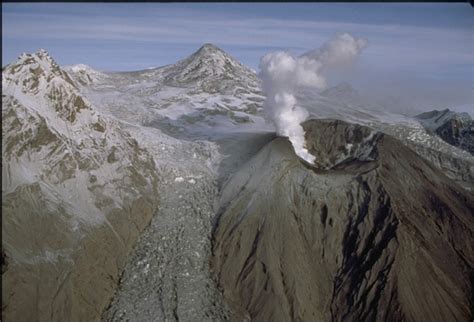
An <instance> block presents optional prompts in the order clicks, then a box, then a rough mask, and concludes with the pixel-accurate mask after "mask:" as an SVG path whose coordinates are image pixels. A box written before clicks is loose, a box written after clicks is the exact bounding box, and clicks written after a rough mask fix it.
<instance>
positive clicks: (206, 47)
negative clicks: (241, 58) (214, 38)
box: [198, 43, 224, 53]
mask: <svg viewBox="0 0 474 322" xmlns="http://www.w3.org/2000/svg"><path fill="white" fill-rule="evenodd" d="M201 51H220V52H223V53H224V51H223V50H222V49H220V48H219V47H217V46H216V45H214V44H211V43H205V44H204V45H202V46H201V48H199V49H198V52H201Z"/></svg>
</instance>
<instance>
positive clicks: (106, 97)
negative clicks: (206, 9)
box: [70, 44, 264, 133]
mask: <svg viewBox="0 0 474 322" xmlns="http://www.w3.org/2000/svg"><path fill="white" fill-rule="evenodd" d="M70 72H71V74H72V78H74V79H81V78H84V75H83V69H78V68H74V67H73V68H71V69H70ZM87 75H91V77H90V78H91V79H93V80H94V81H92V82H88V83H87V84H86V82H82V83H83V85H81V90H82V91H83V92H84V93H85V95H86V96H87V97H88V98H90V99H91V100H92V101H93V102H94V104H96V105H98V106H102V107H103V109H105V110H107V111H108V112H109V113H110V114H112V115H114V116H115V117H117V118H118V119H122V120H126V121H127V122H130V123H132V124H137V125H140V126H142V125H147V126H160V127H161V128H163V129H165V128H166V129H168V131H169V132H170V133H177V132H184V131H186V132H191V131H192V129H195V130H196V131H199V130H200V131H204V132H206V131H209V130H213V129H216V128H219V127H220V128H221V129H222V128H227V129H229V128H233V127H235V126H239V127H240V125H242V124H249V125H252V124H259V125H261V124H263V123H264V121H263V118H262V117H261V115H260V114H261V110H262V102H263V99H264V98H263V96H262V94H261V92H260V81H259V79H258V77H257V75H256V74H255V72H253V71H252V70H251V69H249V68H248V67H246V66H244V65H242V64H241V63H239V62H238V61H237V60H235V59H234V58H232V57H230V56H229V55H228V54H226V53H225V52H224V51H222V50H221V49H219V48H217V47H216V46H214V45H210V44H205V45H204V46H202V47H201V48H200V49H199V50H198V51H196V52H195V53H194V54H192V55H191V56H189V57H188V58H186V59H183V60H181V61H179V62H177V63H176V64H174V65H168V66H165V67H160V68H154V69H147V70H143V71H137V72H120V73H100V72H96V71H90V70H88V71H87ZM86 77H87V76H86Z"/></svg>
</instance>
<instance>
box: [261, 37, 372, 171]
mask: <svg viewBox="0 0 474 322" xmlns="http://www.w3.org/2000/svg"><path fill="white" fill-rule="evenodd" d="M366 46H367V40H365V39H356V38H354V37H353V36H351V35H350V34H348V33H342V34H339V35H337V36H336V37H335V38H334V39H332V40H330V41H329V42H327V43H326V44H324V45H323V46H322V47H321V48H319V49H315V50H312V51H310V52H308V53H306V54H304V55H302V56H300V57H293V56H291V55H290V54H289V53H286V52H282V51H279V52H274V53H270V54H267V55H265V56H263V57H262V59H261V60H260V66H259V67H260V74H259V75H260V78H261V79H262V80H263V90H264V92H265V94H266V100H265V103H264V108H265V112H266V114H267V116H268V117H270V119H271V120H272V121H273V123H275V127H276V131H277V134H278V135H280V136H287V137H288V138H289V139H290V141H291V143H292V144H293V147H294V149H295V152H296V154H297V155H298V156H299V157H300V158H302V159H304V160H306V161H307V162H309V163H314V160H315V157H314V156H313V155H312V154H311V153H309V151H308V149H306V147H305V138H304V131H303V127H302V126H301V123H302V122H304V121H305V120H306V118H307V117H308V112H307V111H306V110H305V109H304V108H302V107H300V106H297V105H296V103H297V102H296V97H295V92H296V90H297V88H298V87H299V86H307V87H313V88H317V89H324V88H325V87H326V79H325V78H324V76H323V75H322V74H321V70H322V69H323V68H327V67H334V66H339V65H344V64H350V63H351V62H352V61H353V60H354V59H355V57H356V56H357V55H358V54H359V53H360V51H361V50H362V49H363V48H365V47H366Z"/></svg>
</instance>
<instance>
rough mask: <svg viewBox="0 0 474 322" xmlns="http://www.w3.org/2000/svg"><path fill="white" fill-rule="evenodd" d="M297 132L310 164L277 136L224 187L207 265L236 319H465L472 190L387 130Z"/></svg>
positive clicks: (331, 123) (311, 128)
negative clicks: (303, 140)
mask: <svg viewBox="0 0 474 322" xmlns="http://www.w3.org/2000/svg"><path fill="white" fill-rule="evenodd" d="M303 127H304V129H305V132H306V142H307V146H308V149H309V151H310V152H311V153H312V154H313V155H315V156H316V161H317V162H316V165H315V166H314V165H309V164H307V163H306V162H304V161H302V160H301V159H300V158H298V157H297V156H296V154H295V153H294V151H293V149H292V146H291V144H290V142H289V141H288V140H287V139H286V138H276V139H274V140H272V141H271V142H270V143H268V144H267V145H266V146H265V147H263V148H262V149H261V150H260V151H259V152H258V153H257V154H256V155H255V156H254V157H253V158H252V159H251V160H250V161H248V162H247V163H246V164H245V165H244V166H243V167H242V168H241V169H240V170H239V171H237V172H236V173H235V174H234V175H233V177H231V178H230V180H229V181H228V182H227V183H226V185H225V187H224V188H223V191H222V196H221V199H220V207H221V208H220V212H219V220H218V221H217V224H216V228H215V232H214V239H213V254H214V255H213V259H212V266H213V270H214V272H215V273H216V278H217V280H218V283H219V285H220V287H221V288H222V290H223V293H224V297H225V299H226V300H227V302H228V303H229V305H230V306H231V307H232V308H233V310H234V312H235V316H236V318H237V319H245V318H247V319H251V320H256V321H438V320H443V321H467V320H469V318H470V316H471V314H472V313H471V312H470V305H472V297H471V296H472V295H471V294H472V288H473V285H472V282H471V283H470V282H469V280H470V277H471V281H472V274H473V264H474V252H473V250H472V242H473V227H474V218H473V213H474V198H473V196H472V194H469V193H468V192H466V191H465V190H464V189H463V188H461V187H460V186H458V185H457V184H456V183H455V182H454V181H452V180H451V179H449V178H448V177H446V176H445V175H444V174H442V173H441V172H440V171H439V170H437V169H436V168H434V167H433V166H432V165H431V164H430V163H428V162H427V161H425V160H424V159H422V158H421V157H419V156H418V155H417V154H416V153H415V152H413V151H412V150H410V149H409V148H407V147H406V146H405V145H403V144H402V143H400V142H399V141H398V140H396V139H395V138H393V137H391V136H389V135H386V134H382V133H379V132H374V131H373V130H371V129H369V128H367V127H364V126H360V125H354V124H350V123H346V122H343V121H336V120H310V121H306V122H305V123H304V124H303ZM470 301H471V304H470Z"/></svg>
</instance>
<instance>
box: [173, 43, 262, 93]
mask: <svg viewBox="0 0 474 322" xmlns="http://www.w3.org/2000/svg"><path fill="white" fill-rule="evenodd" d="M257 82H258V80H257V77H256V75H255V73H254V72H253V71H252V70H251V69H249V68H248V67H246V66H244V65H243V64H241V63H240V62H239V61H237V60H236V59H235V58H233V57H231V56H230V55H228V54H227V53H226V52H225V51H223V50H222V49H220V48H219V47H217V46H215V45H213V44H210V43H206V44H204V45H203V46H201V47H200V48H199V49H198V50H197V51H196V52H195V53H193V54H192V55H191V56H189V57H188V58H185V59H183V60H181V61H179V62H178V63H176V64H175V65H172V66H170V68H169V69H168V73H167V75H166V77H165V83H166V84H168V85H171V86H178V87H190V86H195V85H197V86H199V87H201V89H202V90H204V91H205V92H208V93H214V92H220V93H224V92H233V91H234V90H235V89H236V88H237V87H239V86H240V85H241V84H245V86H243V85H242V86H240V87H247V86H248V85H249V84H250V87H251V88H257ZM239 84H240V85H239Z"/></svg>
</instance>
